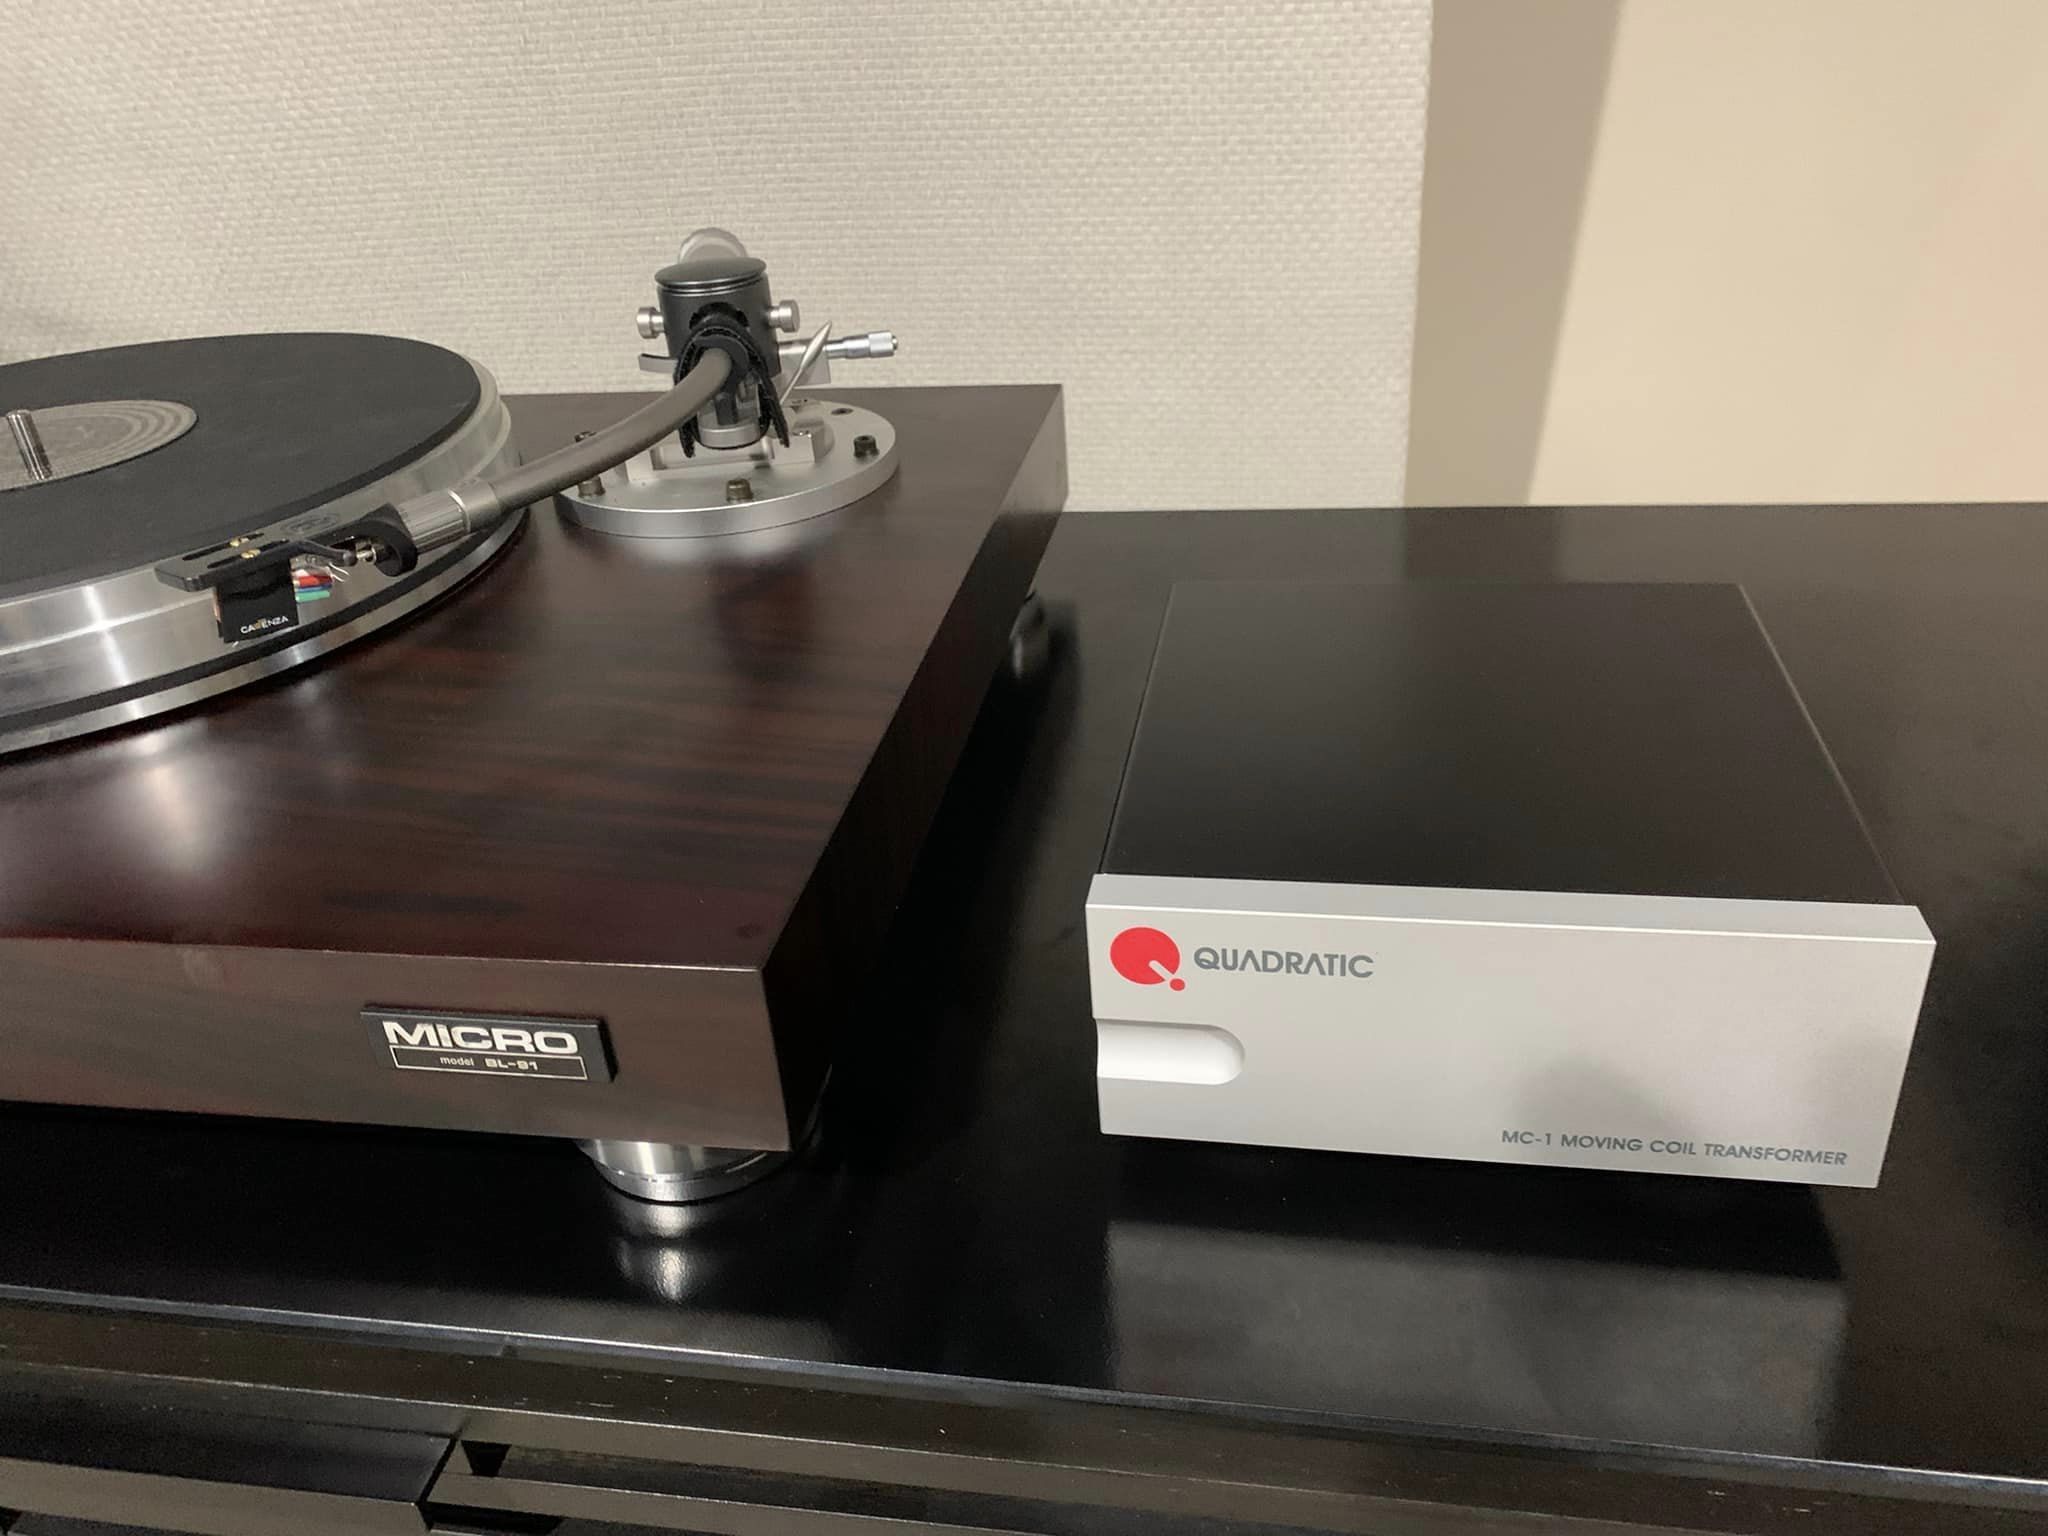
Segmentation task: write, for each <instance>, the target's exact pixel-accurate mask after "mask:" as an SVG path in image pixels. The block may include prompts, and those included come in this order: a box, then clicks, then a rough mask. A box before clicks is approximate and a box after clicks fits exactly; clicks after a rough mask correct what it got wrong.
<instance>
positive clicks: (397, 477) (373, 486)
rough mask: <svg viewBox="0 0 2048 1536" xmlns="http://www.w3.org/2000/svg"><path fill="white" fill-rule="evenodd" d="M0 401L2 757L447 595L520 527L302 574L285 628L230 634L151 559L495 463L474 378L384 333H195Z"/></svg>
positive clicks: (233, 681)
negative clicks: (391, 573) (341, 573)
mask: <svg viewBox="0 0 2048 1536" xmlns="http://www.w3.org/2000/svg"><path fill="white" fill-rule="evenodd" d="M0 411H5V412H8V413H10V418H9V423H8V425H9V427H10V428H15V430H14V431H12V432H0V462H5V464H6V473H5V474H4V475H0V750H7V749H10V748H15V747H22V746H31V745H37V744H40V743H42V742H46V741H51V740H56V739H58V738H60V737H63V736H68V735H72V734H77V733H78V732H80V731H83V730H89V729H96V728H98V727H100V726H103V725H106V724H111V723H117V722H118V721H120V720H125V719H134V718H140V717H141V716H143V715H148V714H153V713H156V712H157V711H158V710H161V709H166V708H171V707H174V706H176V705H178V704H181V703H185V702H188V701H189V700H191V699H195V698H199V697H204V696H205V695H206V694H209V693H215V692H219V691H221V690H223V689H225V688H228V687H233V686H236V685H237V684H238V683H241V682H245V681H252V680H254V679H255V678H257V677H260V676H263V675H267V674H268V673H270V672H273V671H276V670H278V669H279V668H281V667H284V666H289V665H292V664H294V663H296V662H299V661H304V660H308V659H310V658H311V657H312V656H314V655H317V654H319V653H320V652H321V651H323V650H326V649H330V648H332V646H334V645H336V644H339V643H341V642H342V641H343V640H346V639H352V638H355V637H356V636H358V635H360V634H363V633H367V632H369V630H371V629H374V628H376V627H378V626H379V625H381V624H382V623H386V622H389V621H390V620H391V619H394V618H396V617H398V616H400V615H401V614H403V613H404V612H406V611H409V610H410V609H411V608H413V607H417V606H418V605H419V604H420V603H422V602H425V601H427V600H428V599H429V598H431V597H432V596H434V595H436V594H437V593H439V592H440V591H444V590H446V589H447V588H448V587H449V586H452V585H453V584H454V583H455V582H456V581H459V580H460V579H461V578H462V577H463V576H464V575H466V574H468V573H469V572H471V571H473V570H475V569H477V568H478V567H479V566H480V565H481V564H482V563H483V561H484V560H486V559H488V557H489V554H490V553H491V552H494V551H495V550H496V548H498V547H500V546H501V545H502V544H503V543H504V542H505V541H506V540H507V539H509V538H510V537H511V535H512V533H513V532H514V531H515V530H516V527H517V523H518V520H517V519H512V520H510V521H509V522H508V523H507V524H506V525H502V526H501V527H500V528H499V529H494V530H492V532H491V534H490V535H487V536H483V537H480V538H478V539H476V540H471V541H468V542H465V543H463V544H458V545H456V546H454V547H453V548H451V549H449V550H446V551H442V552H439V555H438V557H437V558H436V559H435V560H433V561H428V562H422V564H421V565H420V567H419V568H418V569H417V570H415V571H412V572H410V573H407V574H406V575H405V576H403V577H395V578H386V577H384V576H382V575H380V574H379V573H378V572H376V571H375V570H373V569H370V568H368V567H361V568H359V569H357V570H355V571H353V572H349V573H347V574H346V578H345V579H344V580H342V581H339V582H328V581H326V580H325V578H322V580H321V581H318V582H309V583H308V584H307V588H306V593H307V595H308V596H309V598H310V600H309V601H307V602H305V603H303V604H301V605H300V606H299V607H298V608H297V609H296V610H295V614H294V616H295V618H296V620H297V622H296V623H294V624H292V625H291V626H290V627H288V628H284V629H283V630H282V632H281V633H268V632H266V633H263V634H260V635H256V636H254V637H251V638H247V639H235V638H232V637H229V636H225V635H224V634H223V633H222V626H221V624H220V622H219V619H218V613H217V610H216V608H215V606H214V602H213V599H212V598H211V597H210V596H209V595H207V594H204V593H198V594H194V593H185V592H179V591H175V590H173V589H171V588H170V587H167V586H165V585H164V584H163V583H162V582H161V581H159V580H158V579H157V578H156V576H155V575H154V567H155V565H156V564H157V562H159V561H162V560H166V559H170V558H172V557H175V556H177V555H180V554H184V553H187V552H189V551H192V550H195V549H201V548H205V547H208V546H211V545H217V544H222V543H225V542H226V541H227V540H229V539H230V538H232V537H234V536H235V535H237V534H239V533H242V532H244V531H246V530H248V529H250V528H253V527H256V526H259V525H262V524H266V523H271V522H274V521H276V520H277V519H279V518H281V517H287V516H291V515H293V514H295V513H298V512H301V511H306V510H310V509H313V508H318V507H330V506H336V505H350V506H353V505H355V504H356V503H361V504H362V505H363V506H365V507H369V506H375V505H378V504H380V503H382V502H386V501H391V500H394V499H396V498H398V497H401V496H406V495H412V494H416V493H418V492H422V491H430V490H436V489H441V488H444V487H447V486H450V485H454V484H456V483H458V482H460V481H462V480H464V479H467V478H469V477H471V476H473V475H476V474H480V473H485V472H487V471H489V470H492V469H496V468H500V467H503V466H504V465H505V464H508V463H510V462H511V457H512V451H511V448H510V446H509V430H510V429H509V422H508V419H507V417H506V415H505V411H504V407H503V406H502V405H501V404H500V403H499V401H498V398H497V389H496V387H495V385H494V384H493V383H492V381H491V379H490V377H489V376H488V374H486V373H484V371H483V370H481V369H480V368H478V367H477V366H476V365H474V364H473V363H471V362H469V361H468V360H467V359H465V358H463V357H460V356H458V355H457V354H455V353H453V352H449V351H446V350H444V349H442V348H440V347H435V346H430V345H427V344H426V343H423V342H417V341H407V340H400V339H397V338H393V337H387V336H359V335H342V334H299V335H260V336H224V337H208V338H201V339H195V340H187V341H169V342H157V343H150V344H145V345H141V346H130V347H116V348H111V349H108V350H105V351H100V352H87V353H79V354H76V355H73V356H67V357H52V358H42V359H38V360H35V361H32V362H25V363H16V364H12V365H9V366H6V367H0ZM23 415H25V416H26V418H27V420H26V423H25V424H24V425H23V426H21V427H16V422H17V421H19V420H20V418H21V417H22V416H23ZM24 433H26V434H28V435H29V436H30V438H31V439H32V441H31V442H30V443H27V444H25V443H24V441H23V437H24ZM486 545H488V548H486V547H485V546H486Z"/></svg>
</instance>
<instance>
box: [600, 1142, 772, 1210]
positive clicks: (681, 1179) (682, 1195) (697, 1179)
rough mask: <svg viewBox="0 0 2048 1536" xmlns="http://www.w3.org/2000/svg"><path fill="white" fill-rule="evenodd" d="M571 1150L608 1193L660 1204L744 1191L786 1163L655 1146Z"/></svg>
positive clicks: (739, 1150) (723, 1150)
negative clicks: (618, 1192) (594, 1168)
mask: <svg viewBox="0 0 2048 1536" xmlns="http://www.w3.org/2000/svg"><path fill="white" fill-rule="evenodd" d="M577 1145H579V1146H580V1147H582V1148H583V1151H584V1153H585V1155H586V1156H588V1157H589V1158H590V1160H591V1161H592V1162H594V1163H596V1164H597V1169H598V1172H600V1173H602V1174H603V1175H604V1176H605V1180H606V1182H607V1183H609V1184H611V1185H612V1187H613V1188H615V1189H620V1190H623V1191H625V1193H627V1194H629V1195H632V1196H633V1197H634V1198H635V1199H639V1200H654V1201H659V1202H661V1203H662V1204H664V1205H684V1204H687V1203H689V1202H690V1201H693V1200H709V1199H711V1198H712V1197H713V1196H714V1195H724V1194H730V1193H731V1192H732V1191H734V1190H736V1189H744V1188H745V1187H746V1186H747V1185H749V1184H751V1183H753V1182H754V1181H755V1180H756V1179H761V1178H765V1177H767V1176H768V1175H769V1174H771V1173H773V1172H774V1171H775V1170H776V1169H777V1168H780V1167H781V1166H782V1165H783V1164H784V1163H786V1162H788V1161H789V1158H790V1154H789V1153H787V1152H759V1151H755V1150H754V1149H752V1148H748V1147H686V1146H674V1145H671V1144H669V1143H668V1142H661V1141H584V1142H579V1143H577Z"/></svg>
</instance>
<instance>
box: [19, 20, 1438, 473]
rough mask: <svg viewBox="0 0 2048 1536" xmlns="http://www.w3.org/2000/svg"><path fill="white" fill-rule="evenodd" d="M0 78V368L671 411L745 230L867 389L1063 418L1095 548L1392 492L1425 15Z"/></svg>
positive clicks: (419, 53) (194, 64)
mask: <svg viewBox="0 0 2048 1536" xmlns="http://www.w3.org/2000/svg"><path fill="white" fill-rule="evenodd" d="M0 39H4V43H0V144H4V145H5V147H6V153H5V156H4V157H0V357H5V358H20V357H27V356H34V355H39V354H43V353H49V352H61V351H71V350H75V349H79V348H84V347H92V346H101V345H109V344H114V343H119V342H125V341H134V340H141V339H146V338H152V337H159V336H172V335H190V334H199V333H206V332H217V331H233V330H279V329H297V328H303V329H320V328H334V329H347V330H370V331H387V332H393V333H397V334H409V335H415V336H420V337H424V338H426V339H428V340H432V341H438V342H441V343H442V344H444V345H447V346H451V347H454V348H456V349H458V350H461V351H463V352H466V353H468V354H469V355H470V356H472V357H474V358H476V359H477V360H478V361H480V362H482V363H484V364H485V365H486V366H488V367H490V368H491V369H493V370H494V371H495V372H496V373H497V374H498V376H499V378H500V380H501V381H502V382H503V383H504V384H505V385H506V387H508V388H510V389H524V390H548V389H593V388H642V387H645V376H644V375H641V374H640V373H638V372H637V370H636V369H635V368H634V366H633V357H634V354H635V352H636V351H637V349H638V346H639V342H638V338H637V337H636V336H635V335H634V333H633V329H632V324H631V319H632V314H633V311H634V309H635V308H636V307H637V306H638V305H639V304H641V303H642V302H644V301H646V300H648V299H650V298H651V296H652V295H651V285H650V282H649V277H650V274H651V272H652V270H653V268H654V267H655V266H657V265H659V264H660V263H661V262H662V261H664V260H666V259H668V257H669V256H670V254H671V253H672V249H673V246H674V244H675V242H676V239H677V237H678V236H679V235H680V234H681V233H682V232H683V231H685V230H687V229H689V228H690V227H692V226H694V225H697V224H702V223H717V224H723V225H725V226H727V227H729V228H731V229H733V230H735V231H736V232H738V233H739V234H740V235H741V237H742V238H744V239H745V240H746V241H747V242H748V245H749V247H750V248H751V249H753V250H754V251H756V252H757V253H758V254H760V255H763V256H765V257H766V258H767V259H768V261H769V264H770V271H771V275H772V276H773V278H774V279H775V281H776V285H777V288H778V291H779V292H781V293H783V294H786V295H791V296H794V297H796V298H798V299H799V300H800V301H801V302H802V304H803V306H804V313H805V318H806V320H807V321H815V320H818V319H824V318H830V319H832V320H833V321H835V322H836V323H837V324H838V325H839V326H840V327H841V328H842V329H845V328H859V329H865V328H868V327H871V326H873V327H888V328H891V329H894V330H895V331H896V332H897V334H898V336H899V337H900V338H901V341H902V345H903V352H902V354H901V355H900V356H899V357H898V358H897V359H895V360H894V361H892V362H888V363H882V364H874V365H869V366H867V367H861V366H860V365H854V366H850V367H847V368H845V369H843V370H841V371H840V373H839V375H838V376H839V377H840V378H841V379H844V380H846V381H848V382H852V381H853V380H854V378H855V377H856V376H858V377H859V379H860V381H861V382H870V381H872V382H877V383H880V382H883V381H889V382H897V383H947V382H999V381H1010V380H1045V379H1050V380H1059V381H1062V382H1064V383H1065V384H1066V385H1067V386H1068V388H1069V396H1068V422H1069V427H1070V434H1071V445H1072V456H1073V470H1074V474H1073V486H1074V493H1073V498H1072V504H1073V505H1075V506H1077V507H1090V506H1094V507H1110V506H1118V507H1121V506H1167V507H1171V506H1233V505H1243V506H1261V505H1267V506H1270V505H1275V504H1296V505H1315V504H1324V505H1333V504H1334V505H1342V504H1358V503H1371V502H1382V503H1384V502H1389V501H1394V500H1398V499H1399V496H1400V493H1401V473H1402V458H1403V449H1404V443H1405V438H1406V432H1407V393H1408V369H1409V359H1410V344H1411V335H1412V313H1413V294H1414V281H1415V261H1416V244H1417V220H1418V208H1419V202H1420V183H1421V171H1422V130H1423V117H1424V103H1425V96H1426V78H1427V68H1428V48H1429V4H1428V0H1349V3H1346V0H1295V3H1290V4H1287V5H1283V6H1273V7H1266V6H1250V5H1239V4H1236V3H1234V0H1172V3H1165V4H1155V5H1130V4H1127V3H1110V0H1069V3H1055V0H960V3H948V0H907V3H896V4H886V5H883V4H876V5H870V4H864V3H858V0H840V3H812V0H766V3H756V0H750V3H745V4H737V5H715V6H714V5H708V4H688V5H685V4H664V3H659V0H426V3H420V0H410V3H408V0H162V3H157V4H143V3H137V0H118V3H117V0H48V3H41V0H0ZM1311 313H1312V315H1313V320H1312V322H1311V320H1310V315H1311ZM1333 380H1338V381H1342V383H1343V385H1344V391H1343V396H1342V399H1343V402H1344V412H1345V415H1344V421H1343V439H1344V442H1345V444H1346V449H1345V451H1344V452H1342V453H1337V452H1332V451H1331V450H1330V449H1329V447H1328V446H1327V442H1326V441H1319V442H1318V443H1317V444H1316V445H1315V447H1314V449H1313V451H1307V450H1305V448H1304V446H1303V445H1304V437H1303V434H1301V433H1299V432H1297V431H1294V430H1291V429H1289V428H1288V427H1287V426H1285V425H1284V423H1285V421H1286V419H1287V416H1286V405H1287V402H1289V401H1291V400H1293V399H1296V398H1299V397H1300V395H1301V394H1302V393H1303V391H1305V390H1307V389H1309V388H1312V387H1326V386H1327V385H1329V384H1330V383H1331V382H1332V381H1333ZM1262 400H1263V401H1267V402H1272V403H1271V404H1265V405H1260V404H1257V403H1256V402H1259V401H1262ZM1248 402H1249V403H1248Z"/></svg>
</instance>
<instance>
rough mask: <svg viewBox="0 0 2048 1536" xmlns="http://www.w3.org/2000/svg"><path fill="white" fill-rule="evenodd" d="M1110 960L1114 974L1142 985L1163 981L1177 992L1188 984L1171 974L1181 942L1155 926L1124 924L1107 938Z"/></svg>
mask: <svg viewBox="0 0 2048 1536" xmlns="http://www.w3.org/2000/svg"><path fill="white" fill-rule="evenodd" d="M1109 963H1110V964H1111V965H1113V966H1115V967H1116V973H1117V975H1119V976H1121V977H1123V979H1124V980H1125V981H1135V982H1136V983H1137V984H1138V985H1139V986H1141V987H1156V986H1158V985H1159V983H1160V982H1162V981H1163V982H1165V983H1166V984H1167V986H1169V987H1171V988H1172V989H1173V990H1174V991H1176V992H1180V991H1183V990H1185V989H1186V987H1187V983H1186V982H1185V981H1183V980H1182V979H1181V978H1180V977H1179V976H1177V975H1175V974H1174V973H1175V972H1177V971H1178V970H1179V969H1180V946H1179V945H1178V944H1176V943H1174V942H1173V940H1172V939H1170V938H1168V937H1167V936H1166V935H1165V934H1163V933H1161V932H1160V931H1159V930H1158V929H1157V928H1126V929H1125V930H1124V931H1123V932H1122V933H1120V934H1118V935H1117V936H1116V937H1115V938H1113V939H1111V940H1110V941H1109Z"/></svg>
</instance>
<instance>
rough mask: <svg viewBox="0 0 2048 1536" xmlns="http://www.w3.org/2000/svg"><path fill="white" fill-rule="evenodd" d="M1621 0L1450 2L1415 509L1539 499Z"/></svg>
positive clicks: (1424, 273) (1433, 71)
mask: <svg viewBox="0 0 2048 1536" xmlns="http://www.w3.org/2000/svg"><path fill="white" fill-rule="evenodd" d="M1621 4H1622V0H1571V3H1569V4H1563V5H1502V4H1499V3H1498V0H1437V6H1436V21H1435V31H1434V35H1433V38H1432V41H1431V53H1430V65H1429V130H1428V148H1427V151H1426V158H1425V160H1424V163H1423V181H1422V259H1421V276H1420V286H1419V289H1418V292H1417V295H1416V316H1415V365H1414V376H1413V380H1412V395H1411V400H1410V407H1409V424H1408V478H1407V500H1408V504H1409V505H1410V506H1513V505H1519V504H1523V503H1526V502H1527V501H1528V499H1529V492H1530V487H1531V485H1532V483H1533V480H1534V475H1535V468H1536V448H1537V444H1538V442H1539V441H1540V440H1541V437H1542V432H1543V416H1544V408H1545V405H1546V403H1547V397H1548V393H1549V387H1550V376H1551V365H1552V362H1553V360H1554V358H1555V356H1556V351H1557V342H1558V334H1559V329H1560V326H1561V324H1562V321H1563V317H1564V305H1565V298H1566V286H1567V284H1568V283H1569V281H1570V277H1571V271H1572V261H1573V256H1574V252H1575V249H1576V246H1577V243H1578V234H1579V224H1580V220H1581V217H1582V215H1583V212H1584V206H1585V194H1586V185H1587V179H1588V176H1589V173H1590V170H1591V167H1592V162H1593V149H1594V143H1595V140H1596V139H1597V137H1598V134H1599V124H1600V118H1601V114H1602V111H1603V110H1604V108H1605V104H1606V98H1607V79H1608V66H1609V62H1610V60H1611V59H1612V56H1613V52H1614V35H1615V29H1616V27H1617V26H1618V25H1619V22H1620V17H1621ZM1502 228H1507V229H1512V230H1514V231H1515V238H1514V239H1513V240H1512V241H1507V242H1503V241H1501V240H1499V239H1498V238H1497V234H1496V232H1497V231H1499V230H1500V229H1502Z"/></svg>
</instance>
